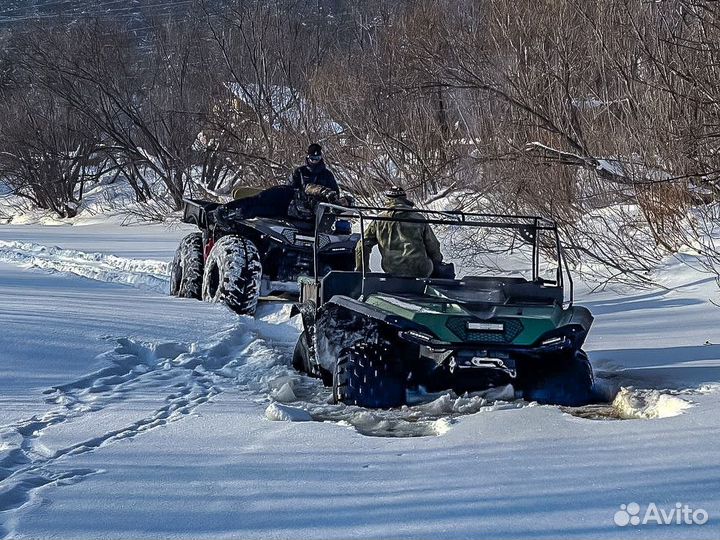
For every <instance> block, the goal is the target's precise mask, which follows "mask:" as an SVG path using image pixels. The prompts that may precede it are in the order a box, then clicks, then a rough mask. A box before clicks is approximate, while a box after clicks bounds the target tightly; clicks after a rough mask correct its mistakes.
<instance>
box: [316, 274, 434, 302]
mask: <svg viewBox="0 0 720 540" xmlns="http://www.w3.org/2000/svg"><path fill="white" fill-rule="evenodd" d="M362 281H363V279H362V272H342V271H339V270H334V271H332V272H328V273H327V274H326V275H325V277H324V278H323V279H322V281H321V284H320V303H321V304H324V303H325V302H327V301H328V300H330V299H331V298H332V297H333V296H335V295H338V294H339V295H343V296H349V297H350V298H359V297H360V295H361V294H362V293H363V282H362ZM426 282H427V280H426V279H423V278H407V277H395V276H392V275H390V274H385V273H383V272H370V273H367V274H365V288H364V292H365V295H366V296H367V295H369V294H373V293H377V292H384V293H405V294H418V295H419V294H422V293H423V291H424V290H425V284H426Z"/></svg>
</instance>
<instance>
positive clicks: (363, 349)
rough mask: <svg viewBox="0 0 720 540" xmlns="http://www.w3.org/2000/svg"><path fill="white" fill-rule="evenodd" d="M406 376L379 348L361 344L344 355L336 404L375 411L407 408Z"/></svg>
mask: <svg viewBox="0 0 720 540" xmlns="http://www.w3.org/2000/svg"><path fill="white" fill-rule="evenodd" d="M405 381H406V376H405V374H404V372H403V370H402V369H401V368H400V366H397V365H394V363H393V362H391V360H390V358H388V355H387V353H385V352H384V351H383V350H382V349H381V348H380V347H378V346H377V345H369V344H365V343H358V344H355V345H353V346H351V347H346V348H345V349H343V350H342V351H340V355H339V357H338V359H337V363H336V364H335V371H334V373H333V398H334V400H335V402H341V403H345V404H346V405H358V406H360V407H369V408H375V409H389V408H391V407H399V406H401V405H404V404H405V400H406V393H405V391H406V385H405Z"/></svg>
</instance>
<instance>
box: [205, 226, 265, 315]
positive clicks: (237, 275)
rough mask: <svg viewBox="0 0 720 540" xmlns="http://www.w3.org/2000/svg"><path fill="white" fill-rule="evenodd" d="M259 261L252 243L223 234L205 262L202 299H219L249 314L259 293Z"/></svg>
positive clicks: (253, 309) (240, 312)
mask: <svg viewBox="0 0 720 540" xmlns="http://www.w3.org/2000/svg"><path fill="white" fill-rule="evenodd" d="M261 278H262V264H261V263H260V255H259V254H258V251H257V248H256V247H255V244H253V243H252V242H251V241H250V240H247V239H245V238H240V237H238V236H223V237H222V238H220V239H219V240H218V241H217V242H215V245H214V246H213V248H212V250H211V251H210V255H208V258H207V261H205V273H204V275H203V287H202V298H203V300H205V301H207V302H222V303H224V304H226V305H227V306H228V307H229V308H230V309H232V310H233V311H235V312H236V313H238V314H240V315H253V314H254V313H255V309H256V308H257V302H258V298H259V296H260V280H261Z"/></svg>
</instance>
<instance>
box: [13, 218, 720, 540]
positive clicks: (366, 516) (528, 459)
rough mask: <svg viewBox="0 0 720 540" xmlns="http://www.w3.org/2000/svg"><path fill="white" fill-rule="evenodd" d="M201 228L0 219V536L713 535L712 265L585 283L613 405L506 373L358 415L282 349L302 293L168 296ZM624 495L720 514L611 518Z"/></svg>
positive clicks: (626, 499)
mask: <svg viewBox="0 0 720 540" xmlns="http://www.w3.org/2000/svg"><path fill="white" fill-rule="evenodd" d="M187 230H188V229H185V228H183V227H179V228H178V227H176V228H172V229H168V228H165V227H163V226H135V227H123V228H121V227H118V226H117V225H110V224H107V225H104V224H100V223H96V224H92V225H84V226H75V227H68V226H52V227H51V226H40V225H32V226H31V225H6V226H0V298H2V302H0V325H1V326H0V327H1V328H2V331H1V332H0V403H1V404H2V406H1V407H0V536H8V537H31V538H39V537H41V538H46V537H51V536H52V537H61V538H70V537H72V538H96V537H101V538H105V537H107V538H118V537H122V538H129V537H133V538H134V537H143V538H145V537H201V536H203V537H206V536H213V537H216V536H228V537H229V536H233V537H243V538H259V537H262V538H328V537H353V538H377V537H382V538H410V537H412V538H418V537H422V538H438V537H442V538H468V537H507V538H511V537H512V538H518V537H533V538H538V537H558V536H562V537H627V536H631V535H632V536H638V537H653V538H658V537H668V538H670V537H687V538H716V537H717V536H718V535H719V534H720V527H719V526H718V520H720V504H719V503H720V489H718V488H720V465H718V463H717V457H718V451H717V448H718V444H719V443H720V427H718V423H717V418H718V413H719V412H720V403H719V401H718V388H719V387H720V386H719V383H720V360H719V359H720V345H717V344H720V332H719V331H718V330H717V323H716V322H717V319H718V308H717V307H716V306H714V305H713V304H712V303H710V302H709V299H711V298H716V297H717V292H716V286H715V284H714V282H713V280H712V279H711V278H709V277H708V276H705V275H702V274H698V273H696V272H695V271H693V270H691V269H689V268H687V267H685V266H683V265H682V264H680V263H679V262H677V261H675V262H673V261H669V262H668V263H667V264H666V265H665V266H664V267H663V268H661V269H660V270H659V272H660V275H659V278H660V280H661V281H662V282H663V284H664V285H665V286H666V287H667V288H666V289H655V290H646V291H632V290H627V289H626V290H623V291H620V292H610V291H606V292H603V293H596V294H592V295H590V294H588V293H584V294H581V297H580V303H582V304H584V305H586V306H588V307H589V308H590V309H591V310H592V311H593V313H594V314H595V316H596V321H595V325H594V327H593V330H592V332H591V334H590V338H589V340H588V343H587V349H588V350H589V352H590V357H591V360H592V362H593V365H594V367H595V369H596V371H597V372H598V373H599V375H600V388H601V389H602V390H604V391H605V392H606V393H607V394H608V396H612V395H614V394H615V393H616V392H617V391H618V389H619V388H620V387H628V386H631V387H633V388H630V389H624V390H621V391H620V392H619V393H618V394H617V397H616V398H615V401H614V403H613V405H612V406H610V405H608V406H604V407H599V408H597V409H589V410H560V409H559V408H557V407H549V406H537V405H533V404H528V403H525V402H523V401H517V400H514V399H513V394H512V392H511V391H508V390H507V389H499V390H498V391H497V392H495V393H492V394H490V395H476V396H468V397H460V398H456V397H454V396H450V395H443V396H433V397H431V398H426V399H425V400H424V401H423V402H422V403H420V404H417V405H414V406H411V407H407V408H404V409H403V410H398V411H389V412H388V411H385V412H376V411H364V410H362V409H358V408H354V407H345V406H340V405H329V404H327V399H328V397H329V392H328V391H327V390H326V389H324V388H323V387H322V386H321V384H320V383H319V381H316V380H311V379H308V378H306V377H303V376H300V375H298V374H297V373H295V372H294V371H293V370H292V369H291V368H290V367H289V363H290V353H291V351H292V347H293V345H294V341H295V338H296V336H297V326H296V322H295V321H291V320H288V313H289V312H288V309H287V306H286V305H282V304H278V303H268V304H264V305H262V306H261V308H260V311H259V315H258V317H257V319H256V320H253V319H250V318H247V317H237V316H235V315H233V314H232V313H230V312H229V311H228V310H226V309H224V308H223V307H222V306H214V305H209V304H204V303H201V302H196V301H190V300H181V299H175V298H169V297H167V296H165V295H164V294H163V293H162V292H161V291H163V290H164V284H163V283H164V282H163V280H166V279H167V276H166V274H165V272H166V266H165V265H166V263H167V262H168V261H169V260H171V258H172V254H173V251H174V248H175V246H176V244H177V241H178V240H179V238H180V237H182V236H183V234H185V233H186V231H187ZM123 283H124V284H125V285H123ZM128 284H129V285H132V286H127V285H128ZM586 417H590V418H601V419H600V420H597V419H589V418H586ZM614 418H631V419H628V420H616V419H614ZM368 435H373V436H368ZM630 502H637V503H639V504H640V505H641V506H645V505H647V504H649V503H651V502H654V503H656V504H657V505H658V506H661V507H662V506H663V505H664V507H666V508H668V509H669V508H672V507H673V505H674V504H675V503H676V502H681V503H687V504H689V505H690V506H692V507H694V508H703V509H705V510H706V511H707V512H708V513H709V516H710V520H709V522H708V523H707V524H705V525H702V526H699V525H692V526H689V525H640V526H637V527H632V526H628V527H627V528H621V527H618V526H616V525H615V524H614V523H613V516H614V514H615V512H616V511H618V510H619V509H620V505H621V504H628V503H630ZM630 528H632V530H629V529H630Z"/></svg>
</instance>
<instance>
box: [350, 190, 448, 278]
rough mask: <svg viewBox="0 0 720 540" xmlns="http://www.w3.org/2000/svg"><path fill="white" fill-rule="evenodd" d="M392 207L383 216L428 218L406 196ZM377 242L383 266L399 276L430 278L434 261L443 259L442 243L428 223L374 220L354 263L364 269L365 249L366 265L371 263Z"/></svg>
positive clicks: (357, 249)
mask: <svg viewBox="0 0 720 540" xmlns="http://www.w3.org/2000/svg"><path fill="white" fill-rule="evenodd" d="M389 206H391V207H392V208H393V210H390V211H388V212H385V213H383V214H382V215H383V216H387V217H397V218H402V219H417V220H423V219H425V218H424V217H423V215H422V214H420V213H419V212H416V211H414V210H413V208H412V203H410V201H408V200H407V199H394V200H392V203H391V204H390V205H389ZM375 245H377V246H378V247H379V249H380V254H381V255H382V269H383V270H384V271H385V272H387V273H388V274H392V275H394V276H398V277H419V278H424V277H429V276H430V274H432V271H433V261H437V262H442V253H440V242H438V239H437V238H436V237H435V233H433V230H432V228H431V227H430V224H428V223H402V222H393V221H373V222H372V223H370V225H369V226H368V227H367V229H366V230H365V241H364V242H363V243H358V245H357V247H356V248H355V266H356V269H357V270H361V268H362V266H361V265H362V263H363V249H362V248H361V246H363V247H364V253H365V261H364V263H365V268H368V266H369V262H370V252H371V251H372V248H373V246H375Z"/></svg>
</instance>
